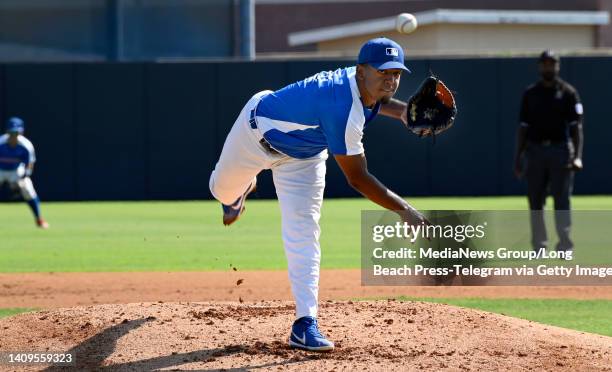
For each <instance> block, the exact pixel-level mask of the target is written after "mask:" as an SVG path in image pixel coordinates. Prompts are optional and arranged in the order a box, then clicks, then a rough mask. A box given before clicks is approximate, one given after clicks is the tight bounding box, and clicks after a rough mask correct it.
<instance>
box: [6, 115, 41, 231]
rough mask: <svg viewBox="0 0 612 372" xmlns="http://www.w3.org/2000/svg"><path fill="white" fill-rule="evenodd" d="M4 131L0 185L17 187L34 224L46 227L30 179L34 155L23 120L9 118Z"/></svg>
mask: <svg viewBox="0 0 612 372" xmlns="http://www.w3.org/2000/svg"><path fill="white" fill-rule="evenodd" d="M6 132H7V133H6V134H4V135H3V136H1V137H0V185H1V184H3V183H5V182H7V183H8V184H9V186H10V187H11V188H12V189H18V190H19V191H20V192H21V195H22V197H23V199H24V200H25V201H26V202H27V203H28V205H29V206H30V208H31V209H32V213H34V217H35V218H36V225H37V226H38V227H40V228H43V229H47V228H49V224H48V223H47V222H46V221H45V220H44V219H43V218H42V217H41V216H40V200H39V198H38V195H37V194H36V191H35V190H34V185H33V184H32V180H31V179H30V177H31V176H32V172H33V171H34V163H35V162H36V155H35V154H34V146H32V142H30V141H29V140H28V139H27V138H25V137H24V136H23V132H24V123H23V120H21V119H20V118H17V117H12V118H10V119H9V120H8V122H7V128H6Z"/></svg>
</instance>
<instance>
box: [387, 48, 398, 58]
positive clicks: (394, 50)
mask: <svg viewBox="0 0 612 372" xmlns="http://www.w3.org/2000/svg"><path fill="white" fill-rule="evenodd" d="M387 55H388V56H394V57H397V56H399V51H398V50H397V48H387Z"/></svg>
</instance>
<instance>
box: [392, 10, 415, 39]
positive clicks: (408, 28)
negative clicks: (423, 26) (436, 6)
mask: <svg viewBox="0 0 612 372" xmlns="http://www.w3.org/2000/svg"><path fill="white" fill-rule="evenodd" d="M416 28H417V20H416V17H415V16H414V15H412V14H410V13H402V14H400V15H398V16H397V18H396V19H395V29H396V30H397V32H399V33H400V34H409V33H411V32H413V31H414V30H416Z"/></svg>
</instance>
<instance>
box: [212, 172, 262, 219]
mask: <svg viewBox="0 0 612 372" xmlns="http://www.w3.org/2000/svg"><path fill="white" fill-rule="evenodd" d="M256 188H257V187H256V183H255V182H253V183H251V184H250V185H249V188H248V189H247V191H245V193H244V194H242V195H241V196H240V197H239V198H238V199H237V200H236V201H235V202H234V203H233V204H232V205H225V204H223V203H221V208H222V209H223V224H224V225H225V226H229V225H231V224H233V223H234V222H236V220H237V219H238V217H240V215H241V214H242V212H244V201H245V200H246V198H247V196H248V195H249V194H250V193H252V192H253V191H255V189H256Z"/></svg>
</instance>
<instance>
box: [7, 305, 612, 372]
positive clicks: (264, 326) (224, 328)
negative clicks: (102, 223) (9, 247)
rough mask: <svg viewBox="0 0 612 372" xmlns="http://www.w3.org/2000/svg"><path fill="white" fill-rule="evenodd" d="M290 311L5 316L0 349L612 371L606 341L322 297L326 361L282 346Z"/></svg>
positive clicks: (154, 365)
mask: <svg viewBox="0 0 612 372" xmlns="http://www.w3.org/2000/svg"><path fill="white" fill-rule="evenodd" d="M293 314H294V308H293V305H292V304H291V303H288V302H278V301H275V302H259V303H242V304H241V303H140V304H128V305H99V306H87V307H76V308H68V309H55V310H50V311H42V312H37V313H29V314H22V315H18V316H14V317H10V318H4V319H1V320H0V335H1V337H0V350H2V351H28V350H32V351H62V352H65V351H68V350H69V351H73V352H75V353H76V360H77V366H76V367H73V368H76V369H78V370H90V369H99V370H113V371H115V370H159V369H164V370H177V369H178V370H190V369H197V370H210V369H229V370H232V369H258V368H272V369H300V370H334V369H335V370H339V369H349V368H350V369H354V368H359V369H364V368H365V369H370V370H372V369H374V370H376V369H393V370H428V371H438V370H445V369H447V370H457V371H460V370H462V371H469V370H472V371H474V370H544V369H545V370H556V371H558V370H567V371H584V370H588V371H612V368H611V367H610V366H612V338H610V337H605V336H598V335H593V334H589V333H582V332H577V331H571V330H566V329H562V328H557V327H551V326H546V325H542V324H538V323H533V322H529V321H525V320H520V319H515V318H511V317H506V316H502V315H496V314H491V313H487V312H482V311H474V310H469V309H463V308H458V307H454V306H448V305H443V304H431V303H424V302H397V301H392V300H389V301H370V302H351V301H348V302H335V301H328V302H324V303H322V304H321V309H320V315H319V319H320V321H319V323H320V326H321V327H320V328H321V330H322V332H323V333H324V334H326V335H327V336H328V337H329V338H330V339H332V340H333V341H335V342H336V346H337V348H336V350H335V351H333V352H331V353H325V354H316V353H309V352H304V351H298V350H293V349H290V348H289V347H288V346H287V342H286V339H287V337H288V333H289V329H290V325H291V322H292V321H293ZM4 367H7V366H6V365H4V366H1V365H0V369H3V368H4ZM11 369H15V368H12V367H11ZM22 369H37V370H40V369H44V367H42V368H41V367H40V366H29V367H24V368H22ZM47 370H60V368H54V367H50V368H47Z"/></svg>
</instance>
